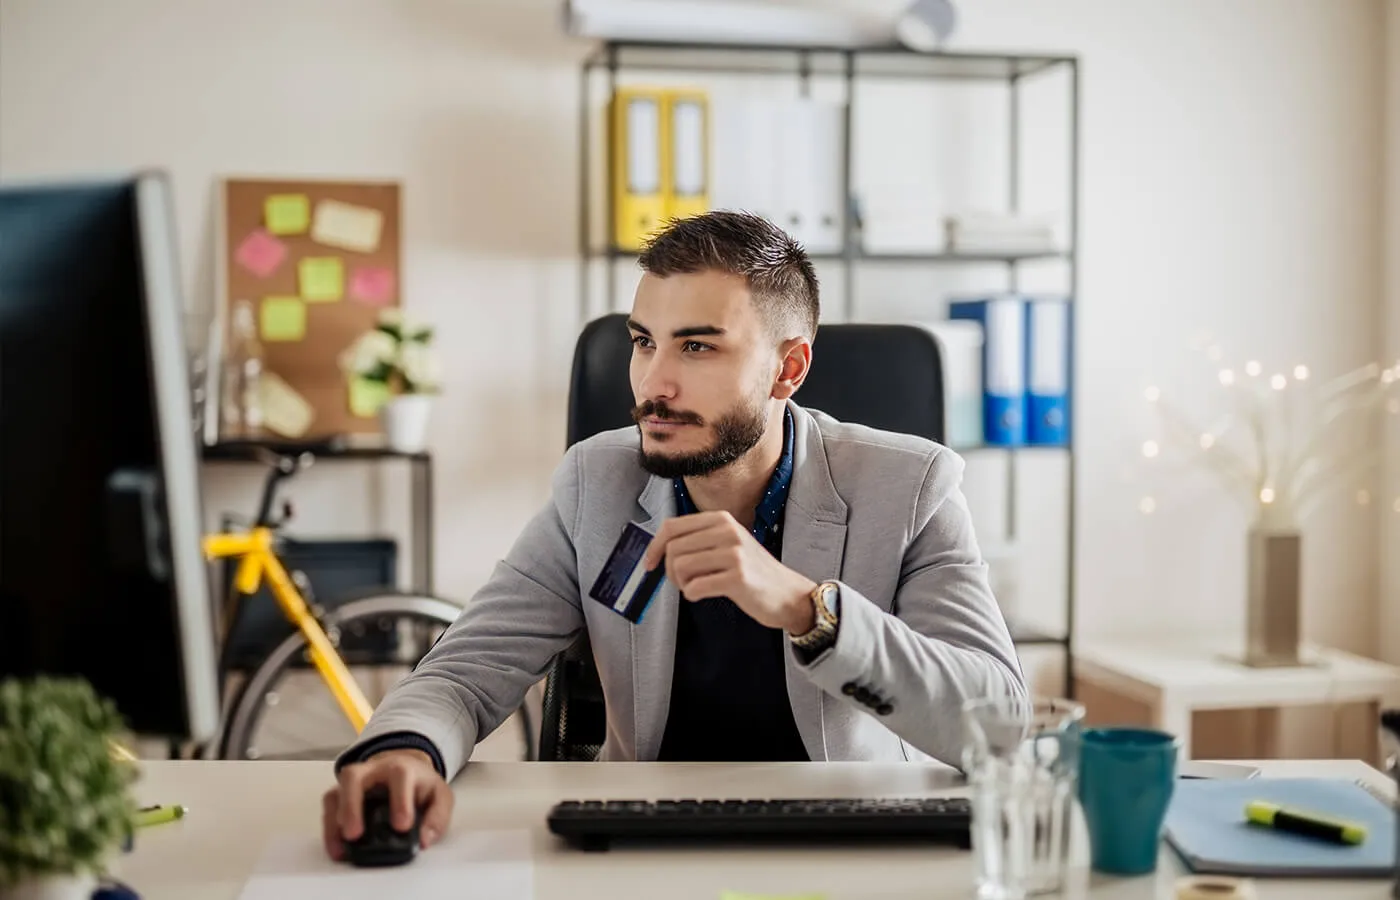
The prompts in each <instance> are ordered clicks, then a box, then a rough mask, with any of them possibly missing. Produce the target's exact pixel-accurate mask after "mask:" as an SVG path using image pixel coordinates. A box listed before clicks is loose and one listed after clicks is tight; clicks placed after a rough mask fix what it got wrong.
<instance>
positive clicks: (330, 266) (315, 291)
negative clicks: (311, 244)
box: [297, 256, 345, 302]
mask: <svg viewBox="0 0 1400 900" xmlns="http://www.w3.org/2000/svg"><path fill="white" fill-rule="evenodd" d="M297 276H298V278H299V279H300V281H301V299H303V300H309V301H314V302H320V301H325V300H339V299H340V298H341V297H343V296H345V265H344V264H343V263H342V262H341V261H340V259H339V258H338V257H335V256H312V257H308V258H306V259H303V260H302V261H301V262H300V263H299V264H298V265H297Z"/></svg>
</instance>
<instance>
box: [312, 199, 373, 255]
mask: <svg viewBox="0 0 1400 900" xmlns="http://www.w3.org/2000/svg"><path fill="white" fill-rule="evenodd" d="M383 230H384V214H383V213H381V212H380V211H379V210H377V209H371V208H369V207H368V206H355V205H353V204H350V203H341V202H340V201H339V200H322V201H321V202H320V203H317V204H316V213H315V215H314V216H313V218H312V220H311V239H312V240H313V241H315V242H317V243H318V244H325V245H326V246H328V247H339V248H341V249H342V250H354V251H357V252H359V253H373V252H374V251H375V250H376V249H377V248H378V247H379V236H380V233H381V232H382V231H383Z"/></svg>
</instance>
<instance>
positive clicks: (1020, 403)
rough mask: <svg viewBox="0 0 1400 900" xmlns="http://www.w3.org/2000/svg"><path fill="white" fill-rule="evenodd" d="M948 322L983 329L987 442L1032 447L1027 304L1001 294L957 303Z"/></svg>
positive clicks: (983, 377)
mask: <svg viewBox="0 0 1400 900" xmlns="http://www.w3.org/2000/svg"><path fill="white" fill-rule="evenodd" d="M948 318H950V319H971V320H973V321H976V322H979V323H981V325H982V333H983V336H984V340H983V342H982V431H983V439H984V440H985V441H986V442H987V443H988V444H991V445H994V446H999V447H1017V446H1021V445H1022V444H1024V443H1025V442H1026V318H1027V316H1026V303H1025V300H1023V299H1022V298H1021V297H1019V296H1015V295H1009V294H1007V295H996V296H991V297H979V298H976V299H971V298H969V299H963V300H953V301H952V302H950V303H949V304H948Z"/></svg>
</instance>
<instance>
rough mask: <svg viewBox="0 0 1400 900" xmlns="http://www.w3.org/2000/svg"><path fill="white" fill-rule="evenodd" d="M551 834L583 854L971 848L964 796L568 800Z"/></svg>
mask: <svg viewBox="0 0 1400 900" xmlns="http://www.w3.org/2000/svg"><path fill="white" fill-rule="evenodd" d="M548 822H549V830H550V831H551V832H553V833H554V834H556V835H558V836H559V837H562V838H564V839H565V840H567V841H568V842H569V843H571V844H573V845H574V846H576V847H578V848H579V849H582V850H588V851H599V850H607V849H608V848H609V847H610V846H611V845H612V844H613V842H615V841H627V842H637V843H658V842H659V843H667V842H669V843H697V842H710V841H719V842H726V843H739V844H748V843H758V842H783V843H791V844H795V845H802V844H806V843H813V842H818V841H820V842H823V843H832V842H841V843H846V842H849V843H859V842H870V841H874V842H878V843H893V842H896V841H899V842H918V843H937V844H948V845H952V846H955V847H958V848H960V849H964V850H966V849H970V848H971V846H972V805H971V801H969V800H968V799H967V798H965V797H934V798H900V799H882V800H869V799H867V800H566V801H564V802H562V803H559V804H557V805H555V806H554V807H553V808H552V809H551V810H550V811H549V818H548Z"/></svg>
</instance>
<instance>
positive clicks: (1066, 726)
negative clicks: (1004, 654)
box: [963, 697, 1084, 900]
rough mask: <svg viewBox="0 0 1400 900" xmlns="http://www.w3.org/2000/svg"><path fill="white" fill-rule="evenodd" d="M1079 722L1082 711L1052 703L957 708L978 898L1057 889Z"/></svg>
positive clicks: (1006, 899) (1014, 700) (1012, 898)
mask: <svg viewBox="0 0 1400 900" xmlns="http://www.w3.org/2000/svg"><path fill="white" fill-rule="evenodd" d="M1083 718H1084V707H1083V705H1081V704H1078V703H1075V702H1073V701H1071V700H1065V699H1060V698H1051V697H1033V698H1023V697H986V698H980V699H974V700H969V701H968V702H967V703H965V704H964V705H963V725H964V729H965V735H966V737H965V741H964V747H963V769H964V771H965V772H966V773H967V778H968V783H969V785H970V786H971V787H972V849H973V854H974V857H975V859H976V871H977V896H978V898H979V900H1022V898H1025V897H1029V896H1033V895H1036V894H1045V893H1052V892H1055V891H1059V890H1061V889H1062V888H1063V886H1064V882H1065V872H1066V869H1067V867H1068V854H1069V835H1070V827H1071V823H1072V822H1073V817H1072V814H1071V813H1072V809H1073V804H1074V798H1075V795H1076V793H1077V789H1078V776H1079V733H1080V731H1081V729H1082V727H1083V726H1082V720H1083Z"/></svg>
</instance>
